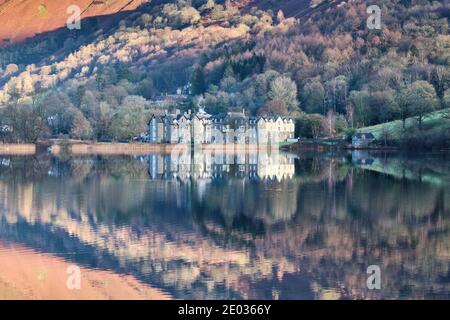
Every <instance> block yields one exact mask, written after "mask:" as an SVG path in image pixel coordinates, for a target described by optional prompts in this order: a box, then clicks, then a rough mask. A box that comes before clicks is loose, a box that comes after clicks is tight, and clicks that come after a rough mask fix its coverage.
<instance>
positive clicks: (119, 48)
mask: <svg viewBox="0 0 450 320" xmlns="http://www.w3.org/2000/svg"><path fill="white" fill-rule="evenodd" d="M295 3H296V4H294V2H293V1H290V0H286V1H276V2H274V1H268V0H267V1H250V0H239V1H220V0H177V1H159V2H154V3H151V2H150V3H149V4H147V5H145V6H142V7H140V9H139V10H136V11H134V12H132V13H131V14H129V15H127V16H125V17H123V18H122V19H121V21H120V22H118V24H117V25H116V26H114V27H113V28H110V29H108V30H103V29H99V31H97V32H96V33H95V34H90V35H89V36H86V35H84V34H83V35H82V36H79V37H78V36H77V35H76V34H73V36H74V40H73V41H66V43H65V44H64V45H63V46H62V47H61V45H60V44H55V43H52V39H54V38H52V37H51V35H50V37H49V38H44V40H43V41H41V42H39V41H38V42H36V41H33V40H30V41H28V42H25V43H23V44H21V45H20V46H12V47H8V48H3V49H1V50H0V58H1V60H0V68H1V69H0V86H1V90H0V104H1V105H3V107H2V109H1V110H2V112H3V116H2V117H1V120H0V121H1V122H2V123H3V124H9V125H13V126H15V127H16V129H17V130H15V131H14V132H15V133H14V134H9V135H8V137H7V139H12V140H17V141H18V140H35V139H37V138H39V137H45V136H50V135H69V136H72V137H75V138H96V139H111V138H116V139H129V138H132V137H133V136H135V135H137V134H138V133H139V132H140V131H142V130H144V128H145V120H146V117H147V116H149V115H150V114H151V113H153V112H157V111H158V108H159V110H160V109H161V104H158V103H155V100H158V101H160V100H161V97H160V96H161V95H165V94H167V93H169V94H173V93H175V92H176V91H177V89H178V88H180V89H181V92H182V93H185V94H186V96H187V97H186V100H187V101H186V102H185V103H183V104H179V103H177V101H178V100H176V99H174V100H173V101H171V100H170V99H163V100H164V104H163V105H164V107H169V108H170V107H173V108H177V107H178V108H180V107H181V108H195V107H196V106H197V105H198V101H199V100H200V99H199V97H201V96H203V97H204V99H202V100H200V101H202V103H204V105H205V107H206V109H207V110H208V111H209V112H220V111H225V110H232V109H242V108H244V109H246V110H247V112H248V113H249V114H269V113H277V114H284V115H291V116H293V117H296V118H297V119H298V121H299V123H301V124H302V125H301V126H299V129H300V130H299V134H301V135H302V136H307V137H308V136H309V137H320V136H333V135H337V134H339V133H341V132H345V131H346V130H349V129H351V128H354V127H355V128H357V127H363V126H367V125H375V124H379V123H383V122H387V121H391V120H395V119H406V118H408V117H415V118H416V119H417V120H418V121H417V126H418V128H420V127H421V123H422V121H423V119H424V118H425V117H426V115H427V114H428V112H431V111H433V110H436V109H441V108H444V107H446V106H449V104H450V91H449V88H450V36H449V30H448V23H449V17H450V4H449V2H448V1H426V0H398V1H397V0H396V1H384V0H377V1H373V4H376V5H378V6H379V7H380V8H381V22H382V27H381V29H380V30H371V29H369V28H368V27H367V23H366V20H367V19H368V17H369V14H368V13H367V12H366V9H367V4H366V1H359V0H354V1H346V2H345V3H341V2H333V1H312V3H309V1H295ZM310 5H312V6H313V9H312V7H310ZM279 8H281V10H278V9H279ZM283 9H284V11H283ZM83 22H84V21H83ZM60 32H62V33H61V34H64V32H67V31H65V30H61V31H60ZM80 32H81V33H82V32H83V28H82V30H80ZM84 32H85V31H84ZM57 36H61V35H60V34H59V33H56V34H55V37H57ZM63 38H64V37H63ZM40 46H43V48H42V50H45V48H48V49H49V50H48V51H49V52H52V54H48V55H46V56H45V57H43V58H42V59H40V58H39V60H38V61H36V58H34V61H33V63H28V62H30V61H25V62H24V61H21V58H20V56H21V52H22V53H27V52H31V53H33V52H41V49H40ZM29 56H30V57H34V56H35V55H33V54H31V55H29ZM30 59H31V60H33V58H30ZM182 97H183V96H182ZM142 115H144V116H142ZM28 117H31V118H32V119H33V120H32V121H31V120H30V121H26V120H27V119H28ZM30 126H31V127H33V126H36V127H38V128H40V129H39V130H29V129H28V131H27V134H26V135H25V134H20V132H21V131H23V130H22V129H24V128H29V127H30ZM124 127H126V128H127V130H123V128H124ZM119 129H120V130H119ZM30 131H31V132H33V133H34V134H32V135H30ZM119 132H120V134H119ZM4 139H6V138H4Z"/></svg>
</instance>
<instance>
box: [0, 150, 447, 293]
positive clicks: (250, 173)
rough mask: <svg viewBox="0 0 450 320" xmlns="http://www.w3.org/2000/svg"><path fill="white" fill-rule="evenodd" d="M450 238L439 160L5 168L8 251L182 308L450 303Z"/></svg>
mask: <svg viewBox="0 0 450 320" xmlns="http://www.w3.org/2000/svg"><path fill="white" fill-rule="evenodd" d="M449 227H450V162H449V157H447V156H445V155H439V154H427V155H396V154H391V155H387V154H368V153H363V152H354V153H342V154H327V153H321V154H301V155H292V154H283V153H276V152H274V153H272V154H263V153H260V154H243V155H231V154H227V155H215V156H211V155H206V154H202V153H196V154H195V155H191V154H184V155H177V156H170V155H148V156H138V157H131V156H128V157H125V156H84V157H71V158H64V157H52V156H49V155H41V156H34V157H24V156H0V241H1V242H2V243H7V244H9V245H10V246H11V244H13V246H12V248H17V247H18V246H20V247H21V248H22V247H24V248H28V249H27V250H32V251H33V252H39V253H42V254H48V255H51V256H54V257H57V258H58V259H60V260H62V261H65V262H67V263H70V264H76V265H78V266H80V267H82V268H83V270H99V271H107V272H109V273H113V274H115V275H118V276H120V277H129V276H131V277H133V278H134V279H136V281H138V282H140V283H143V284H145V285H148V286H149V287H152V288H156V289H158V290H161V292H164V293H166V294H168V295H170V296H171V297H173V298H177V299H184V298H189V299H213V298H214V299H235V298H244V299H247V298H249V299H376V298H385V299H395V298H402V299H409V298H450V229H449ZM21 252H22V250H17V252H16V254H17V255H18V256H19V255H20V254H21ZM13 256H14V255H13ZM0 257H3V259H4V261H3V262H1V261H0V277H3V278H2V279H3V281H8V274H5V272H6V271H5V270H3V272H4V274H3V275H2V265H3V264H5V265H6V263H7V262H10V261H9V259H12V258H11V255H9V256H4V255H3V256H0ZM5 257H6V258H5ZM8 257H9V258H8ZM0 259H1V258H0ZM6 259H8V261H7V260H6ZM369 265H378V266H380V269H381V276H382V277H381V281H382V285H381V289H380V290H368V289H367V288H366V279H367V273H366V269H367V267H368V266H369ZM50 276H51V275H50ZM11 279H12V278H11ZM11 279H10V280H11ZM11 281H15V280H11ZM44 283H45V282H44ZM44 285H45V284H44ZM11 286H14V283H12V284H11ZM30 290H34V291H37V290H43V289H42V284H41V286H40V287H33V288H30Z"/></svg>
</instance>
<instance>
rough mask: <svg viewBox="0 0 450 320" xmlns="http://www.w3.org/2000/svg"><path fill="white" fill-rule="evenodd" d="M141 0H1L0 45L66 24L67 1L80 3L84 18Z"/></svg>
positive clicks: (132, 5)
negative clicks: (0, 24)
mask: <svg viewBox="0 0 450 320" xmlns="http://www.w3.org/2000/svg"><path fill="white" fill-rule="evenodd" d="M141 4H142V1H141V0H108V1H92V0H58V1H54V0H25V1H17V0H0V21H1V22H2V27H1V28H0V46H2V45H7V44H13V43H18V42H21V41H23V40H24V39H26V38H29V37H32V36H34V35H36V34H39V33H43V32H48V31H52V30H56V29H58V28H61V27H63V26H65V25H66V21H67V19H68V17H69V16H70V14H68V13H67V11H66V10H67V8H68V7H69V6H70V5H77V6H79V7H80V9H81V12H82V15H81V18H82V19H85V18H89V17H95V16H102V15H110V14H115V13H118V12H121V11H128V10H134V9H136V8H137V7H138V6H139V5H141ZM19 17H20V18H19Z"/></svg>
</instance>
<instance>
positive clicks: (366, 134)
mask: <svg viewBox="0 0 450 320" xmlns="http://www.w3.org/2000/svg"><path fill="white" fill-rule="evenodd" d="M353 139H366V140H374V139H375V137H374V135H373V134H372V133H371V132H357V133H355V134H354V135H353Z"/></svg>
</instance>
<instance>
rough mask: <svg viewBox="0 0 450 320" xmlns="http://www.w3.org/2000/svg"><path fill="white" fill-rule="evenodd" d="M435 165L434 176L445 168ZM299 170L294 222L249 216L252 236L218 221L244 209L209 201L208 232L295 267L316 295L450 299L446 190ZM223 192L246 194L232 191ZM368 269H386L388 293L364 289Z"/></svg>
mask: <svg viewBox="0 0 450 320" xmlns="http://www.w3.org/2000/svg"><path fill="white" fill-rule="evenodd" d="M394 164H395V166H397V163H395V162H394ZM386 165H389V164H388V163H386ZM435 165H437V166H434V167H433V170H436V169H437V168H440V169H441V170H442V168H443V167H444V168H445V167H446V165H440V164H439V162H438V161H435ZM427 166H428V167H430V163H428V164H427ZM297 167H298V168H300V169H301V170H302V171H301V173H300V174H297V176H296V182H295V183H296V188H295V190H296V196H295V198H296V204H295V209H296V211H295V214H293V215H292V216H291V218H290V219H287V220H283V219H280V220H276V219H274V220H272V221H269V222H268V221H267V220H258V218H257V215H252V217H253V219H247V220H244V222H246V223H248V224H249V225H250V226H256V227H257V230H258V231H259V232H258V233H253V235H249V233H252V230H251V228H250V227H247V228H243V227H242V225H239V227H233V226H234V225H238V224H237V223H233V222H229V221H228V222H227V219H226V218H222V219H220V218H218V217H217V215H216V214H213V212H214V213H221V214H222V215H226V214H228V212H231V213H236V212H239V211H240V210H233V209H230V207H231V208H234V207H235V206H237V207H238V208H239V206H240V202H239V201H237V203H231V204H230V202H228V201H223V200H222V199H221V198H220V197H218V199H215V197H209V196H208V195H207V196H206V197H204V199H208V200H205V201H203V203H202V204H201V205H198V207H199V208H200V209H201V210H200V212H201V214H200V215H199V216H198V219H199V221H198V223H199V224H201V225H202V227H203V232H205V234H207V235H209V236H210V237H211V238H213V239H215V241H217V242H218V243H221V244H223V245H225V244H226V245H228V246H235V247H239V248H246V249H247V250H251V251H252V252H253V253H252V255H253V256H257V257H260V256H264V257H265V258H267V259H274V260H277V259H279V260H281V259H288V260H290V261H295V263H294V265H298V266H299V268H300V269H301V270H302V274H303V275H305V274H307V275H308V278H309V279H310V280H311V283H310V284H311V288H313V289H314V288H315V289H314V290H316V291H317V292H318V294H320V292H321V290H323V289H324V288H339V287H340V286H342V287H343V288H345V290H344V289H339V291H341V292H340V294H342V295H344V296H345V295H348V296H351V297H359V298H363V297H365V298H369V297H385V298H395V297H416V298H422V297H424V296H425V295H428V296H433V294H434V295H438V294H439V293H441V294H442V293H444V292H447V293H448V292H449V291H450V284H448V283H446V281H445V279H448V277H449V276H450V274H449V258H450V241H449V240H450V239H448V238H449V236H450V233H449V232H448V230H449V229H448V228H449V226H450V219H449V215H450V189H449V188H448V187H447V186H448V185H446V184H444V185H441V186H439V187H437V186H436V185H435V184H433V183H426V182H423V181H420V180H419V179H417V180H414V179H397V178H395V177H392V176H389V175H383V174H379V173H373V172H370V171H367V170H361V169H359V168H356V167H353V166H349V165H348V164H345V163H336V162H335V161H322V162H320V165H318V162H317V160H316V161H311V160H306V161H301V163H299V164H298V166H297ZM318 167H320V168H321V169H320V170H317V168H318ZM298 168H297V169H298ZM308 168H310V170H308ZM401 169H402V170H405V169H406V170H411V169H410V168H401ZM396 170H398V168H396ZM428 170H431V169H430V168H429V169H428ZM210 190H211V189H210ZM222 192H230V193H231V194H234V193H235V192H236V193H237V194H238V193H242V191H239V190H233V188H230V190H228V191H222ZM217 193H219V192H217ZM219 194H220V193H219ZM225 197H226V195H225ZM233 197H235V196H230V198H233ZM238 199H239V197H238ZM283 206H289V202H288V203H285V204H283V205H282V206H281V208H282V207H283ZM254 208H258V204H255V207H254ZM213 210H215V211H213ZM254 211H255V212H256V211H257V210H254ZM219 217H220V216H219ZM235 218H236V220H237V221H239V217H235ZM228 219H230V218H229V217H228ZM231 221H233V220H232V219H231ZM258 221H263V223H262V226H261V225H259V224H258ZM370 264H380V265H381V266H382V270H383V277H384V278H383V286H384V288H385V290H382V291H379V292H370V291H368V290H366V289H365V280H366V273H365V270H366V267H367V266H368V265H370ZM278 285H281V284H278Z"/></svg>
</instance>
